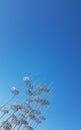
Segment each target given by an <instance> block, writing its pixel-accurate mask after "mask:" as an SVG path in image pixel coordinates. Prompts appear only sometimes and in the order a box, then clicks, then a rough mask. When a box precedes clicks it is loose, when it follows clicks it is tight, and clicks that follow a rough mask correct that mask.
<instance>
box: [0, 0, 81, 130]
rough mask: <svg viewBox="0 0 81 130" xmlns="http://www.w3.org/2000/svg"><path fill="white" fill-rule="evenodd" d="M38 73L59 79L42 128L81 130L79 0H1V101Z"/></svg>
mask: <svg viewBox="0 0 81 130" xmlns="http://www.w3.org/2000/svg"><path fill="white" fill-rule="evenodd" d="M38 72H40V73H41V76H43V78H45V79H47V80H48V81H51V80H55V85H54V88H55V93H54V94H53V98H52V105H51V108H50V110H49V112H48V115H47V120H46V121H45V122H44V123H43V124H42V125H41V126H40V127H39V128H38V130H81V0H74V1H73V0H41V1H39V0H1V1H0V102H1V103H3V102H4V101H5V100H6V98H8V97H9V94H10V93H9V88H10V87H11V86H12V85H16V86H17V87H21V86H22V77H23V76H24V75H34V74H35V73H38Z"/></svg>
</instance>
